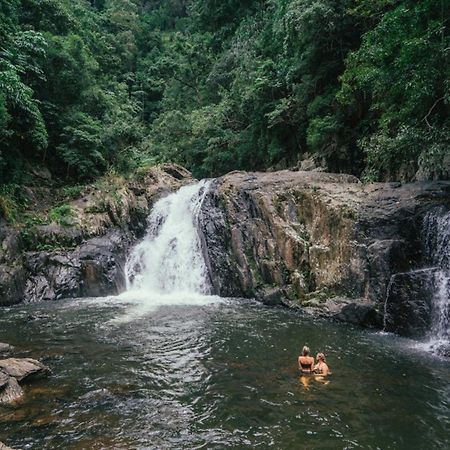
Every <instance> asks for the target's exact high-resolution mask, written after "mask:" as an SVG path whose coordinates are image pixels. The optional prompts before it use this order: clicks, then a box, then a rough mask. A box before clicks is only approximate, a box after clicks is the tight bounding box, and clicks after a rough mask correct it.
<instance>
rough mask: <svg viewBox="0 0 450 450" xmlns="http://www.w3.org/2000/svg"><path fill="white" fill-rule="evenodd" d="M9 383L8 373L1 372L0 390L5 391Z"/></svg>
mask: <svg viewBox="0 0 450 450" xmlns="http://www.w3.org/2000/svg"><path fill="white" fill-rule="evenodd" d="M8 381H9V375H6V373H3V372H0V389H3V388H4V387H5V386H6V385H7V384H8Z"/></svg>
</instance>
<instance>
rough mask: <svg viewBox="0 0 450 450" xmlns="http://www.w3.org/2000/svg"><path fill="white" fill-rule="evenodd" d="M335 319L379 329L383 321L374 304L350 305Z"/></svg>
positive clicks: (343, 308)
mask: <svg viewBox="0 0 450 450" xmlns="http://www.w3.org/2000/svg"><path fill="white" fill-rule="evenodd" d="M333 318H334V319H336V320H339V321H341V322H348V323H352V324H354V325H360V326H364V327H370V328H372V327H373V328H379V327H380V326H381V324H382V319H381V317H380V315H379V314H378V312H377V311H376V309H375V308H374V305H373V304H372V303H349V304H347V305H345V306H343V307H342V309H341V311H340V312H339V313H337V314H335V315H334V316H333Z"/></svg>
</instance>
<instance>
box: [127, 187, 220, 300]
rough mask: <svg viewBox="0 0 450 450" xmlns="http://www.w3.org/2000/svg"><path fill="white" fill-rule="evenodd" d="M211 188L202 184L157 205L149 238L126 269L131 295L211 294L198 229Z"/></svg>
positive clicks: (142, 243)
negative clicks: (201, 208) (201, 213)
mask: <svg viewBox="0 0 450 450" xmlns="http://www.w3.org/2000/svg"><path fill="white" fill-rule="evenodd" d="M208 184H209V182H208V181H201V182H199V183H197V184H193V185H188V186H184V187H182V188H181V189H179V190H178V191H177V192H175V193H173V194H170V195H168V196H167V197H165V198H163V199H161V200H159V201H158V202H156V203H155V205H154V206H153V209H152V211H151V214H150V217H149V219H148V223H149V227H148V232H147V235H146V236H145V238H144V239H143V240H142V242H140V243H139V244H138V245H136V247H135V248H134V249H133V250H132V252H131V255H130V257H129V258H128V261H127V264H126V267H125V270H126V277H127V288H128V294H130V293H141V294H143V295H146V296H148V297H160V296H161V295H164V296H166V295H169V296H173V295H175V296H192V295H194V296H198V295H200V296H201V295H205V294H206V295H207V294H210V291H211V288H210V283H209V279H208V271H207V268H206V264H205V261H204V258H203V254H202V250H201V242H200V237H199V235H198V227H197V222H198V214H199V211H200V207H201V204H202V202H203V199H204V197H205V195H206V192H207V189H208Z"/></svg>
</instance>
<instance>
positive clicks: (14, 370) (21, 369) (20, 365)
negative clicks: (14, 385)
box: [0, 358, 50, 382]
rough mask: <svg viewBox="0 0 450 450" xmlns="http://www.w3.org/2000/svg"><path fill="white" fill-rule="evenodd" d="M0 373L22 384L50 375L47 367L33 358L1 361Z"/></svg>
mask: <svg viewBox="0 0 450 450" xmlns="http://www.w3.org/2000/svg"><path fill="white" fill-rule="evenodd" d="M0 371H1V372H3V373H4V374H6V375H9V376H10V377H14V378H15V379H16V380H17V381H20V382H22V381H31V380H36V379H39V378H43V377H45V376H47V375H48V374H49V373H50V369H49V368H48V367H47V366H46V365H44V364H42V363H41V362H39V361H37V360H35V359H31V358H7V359H1V360H0Z"/></svg>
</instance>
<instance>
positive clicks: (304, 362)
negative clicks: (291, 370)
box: [298, 345, 314, 374]
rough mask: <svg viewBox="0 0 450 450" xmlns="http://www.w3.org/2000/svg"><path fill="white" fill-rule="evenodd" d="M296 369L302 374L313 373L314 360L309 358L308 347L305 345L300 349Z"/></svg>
mask: <svg viewBox="0 0 450 450" xmlns="http://www.w3.org/2000/svg"><path fill="white" fill-rule="evenodd" d="M298 368H299V369H300V372H301V373H302V374H307V373H309V374H311V373H313V368H314V358H313V357H312V356H309V347H307V346H306V345H305V346H304V347H303V349H302V354H301V355H300V356H299V357H298Z"/></svg>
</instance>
